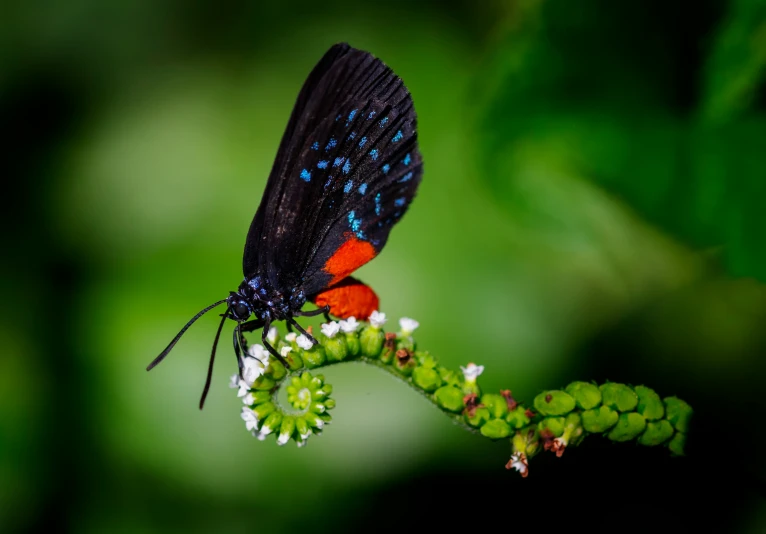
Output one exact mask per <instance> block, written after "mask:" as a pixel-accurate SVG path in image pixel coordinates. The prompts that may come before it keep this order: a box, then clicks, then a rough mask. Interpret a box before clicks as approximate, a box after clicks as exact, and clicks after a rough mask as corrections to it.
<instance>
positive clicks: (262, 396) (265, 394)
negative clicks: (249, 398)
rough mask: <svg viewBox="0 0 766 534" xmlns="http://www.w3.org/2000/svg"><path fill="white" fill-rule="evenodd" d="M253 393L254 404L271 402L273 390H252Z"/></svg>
mask: <svg viewBox="0 0 766 534" xmlns="http://www.w3.org/2000/svg"><path fill="white" fill-rule="evenodd" d="M250 393H251V394H252V395H253V404H254V405H255V404H263V403H264V402H269V401H270V400H271V392H270V391H251V392H250Z"/></svg>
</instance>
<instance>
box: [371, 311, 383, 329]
mask: <svg viewBox="0 0 766 534" xmlns="http://www.w3.org/2000/svg"><path fill="white" fill-rule="evenodd" d="M370 324H371V325H372V326H374V327H375V328H380V327H381V326H383V325H384V324H386V314H385V313H381V312H379V311H377V310H375V311H374V312H372V313H371V314H370Z"/></svg>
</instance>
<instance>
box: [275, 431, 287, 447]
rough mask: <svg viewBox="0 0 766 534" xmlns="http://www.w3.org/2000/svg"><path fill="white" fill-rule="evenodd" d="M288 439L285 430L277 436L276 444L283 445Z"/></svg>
mask: <svg viewBox="0 0 766 534" xmlns="http://www.w3.org/2000/svg"><path fill="white" fill-rule="evenodd" d="M288 441H290V434H288V433H287V432H282V433H281V434H280V435H279V437H278V438H277V445H284V444H285V443H287V442H288Z"/></svg>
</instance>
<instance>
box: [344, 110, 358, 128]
mask: <svg viewBox="0 0 766 534" xmlns="http://www.w3.org/2000/svg"><path fill="white" fill-rule="evenodd" d="M357 111H359V110H358V109H352V110H351V113H349V114H348V120H347V121H346V126H348V125H349V123H350V122H351V121H352V120H354V115H356V112H357Z"/></svg>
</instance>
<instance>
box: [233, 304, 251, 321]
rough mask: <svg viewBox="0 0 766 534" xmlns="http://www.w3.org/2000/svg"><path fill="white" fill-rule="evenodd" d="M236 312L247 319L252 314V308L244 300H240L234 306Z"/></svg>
mask: <svg viewBox="0 0 766 534" xmlns="http://www.w3.org/2000/svg"><path fill="white" fill-rule="evenodd" d="M234 314H235V315H236V316H238V317H241V318H243V319H246V318H247V317H249V316H250V308H248V307H247V305H246V304H245V303H244V302H238V303H237V304H236V306H234Z"/></svg>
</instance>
